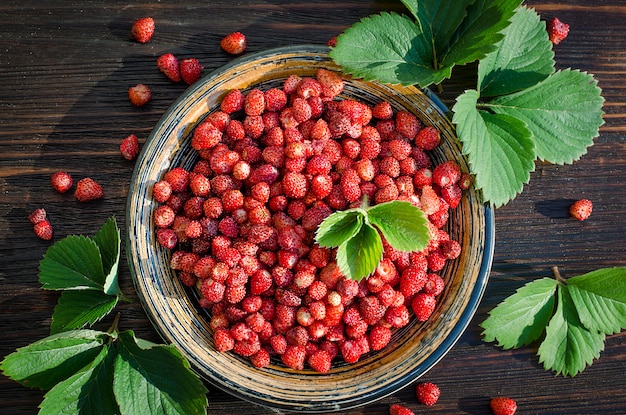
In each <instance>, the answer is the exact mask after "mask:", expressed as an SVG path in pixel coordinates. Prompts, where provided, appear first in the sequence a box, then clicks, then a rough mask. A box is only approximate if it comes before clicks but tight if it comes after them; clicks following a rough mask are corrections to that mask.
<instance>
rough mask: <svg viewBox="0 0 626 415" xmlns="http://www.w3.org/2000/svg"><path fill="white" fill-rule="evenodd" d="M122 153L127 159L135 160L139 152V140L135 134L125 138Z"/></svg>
mask: <svg viewBox="0 0 626 415" xmlns="http://www.w3.org/2000/svg"><path fill="white" fill-rule="evenodd" d="M120 153H122V157H124V158H125V159H126V160H133V159H134V158H135V157H137V155H138V154H139V140H138V139H137V136H136V135H135V134H131V135H129V136H128V137H126V138H124V139H123V140H122V142H121V143H120Z"/></svg>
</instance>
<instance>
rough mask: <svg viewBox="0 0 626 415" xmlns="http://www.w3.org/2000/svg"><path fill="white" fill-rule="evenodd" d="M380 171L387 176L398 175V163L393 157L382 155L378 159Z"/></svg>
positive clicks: (394, 176) (393, 176)
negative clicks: (380, 158) (382, 156)
mask: <svg viewBox="0 0 626 415" xmlns="http://www.w3.org/2000/svg"><path fill="white" fill-rule="evenodd" d="M380 172H381V173H382V174H386V175H387V176H389V177H392V178H396V177H398V176H400V163H399V162H398V160H397V159H395V158H394V157H391V156H388V157H384V158H383V159H382V160H381V161H380Z"/></svg>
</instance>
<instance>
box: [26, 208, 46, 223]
mask: <svg viewBox="0 0 626 415" xmlns="http://www.w3.org/2000/svg"><path fill="white" fill-rule="evenodd" d="M28 220H29V221H30V223H32V224H33V225H36V224H38V223H39V222H42V221H44V220H46V210H45V209H44V208H37V209H35V210H33V211H32V212H31V214H30V215H28Z"/></svg>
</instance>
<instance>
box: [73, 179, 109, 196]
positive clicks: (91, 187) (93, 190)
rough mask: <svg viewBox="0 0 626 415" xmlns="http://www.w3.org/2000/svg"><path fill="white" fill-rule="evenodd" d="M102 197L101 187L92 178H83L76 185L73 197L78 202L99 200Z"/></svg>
mask: <svg viewBox="0 0 626 415" xmlns="http://www.w3.org/2000/svg"><path fill="white" fill-rule="evenodd" d="M102 196H104V192H103V191H102V186H100V184H99V183H98V182H96V181H95V180H93V179H92V178H89V177H85V178H84V179H81V180H79V181H78V183H76V190H75V191H74V197H76V199H77V200H78V201H79V202H88V201H91V200H96V199H100V198H101V197H102Z"/></svg>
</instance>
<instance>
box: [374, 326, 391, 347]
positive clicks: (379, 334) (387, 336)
mask: <svg viewBox="0 0 626 415" xmlns="http://www.w3.org/2000/svg"><path fill="white" fill-rule="evenodd" d="M369 340H370V347H371V348H372V350H380V349H382V348H384V347H385V346H387V345H388V344H389V341H390V340H391V329H390V328H389V327H386V326H383V325H380V324H379V325H376V326H374V327H373V328H372V330H370V334H369Z"/></svg>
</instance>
